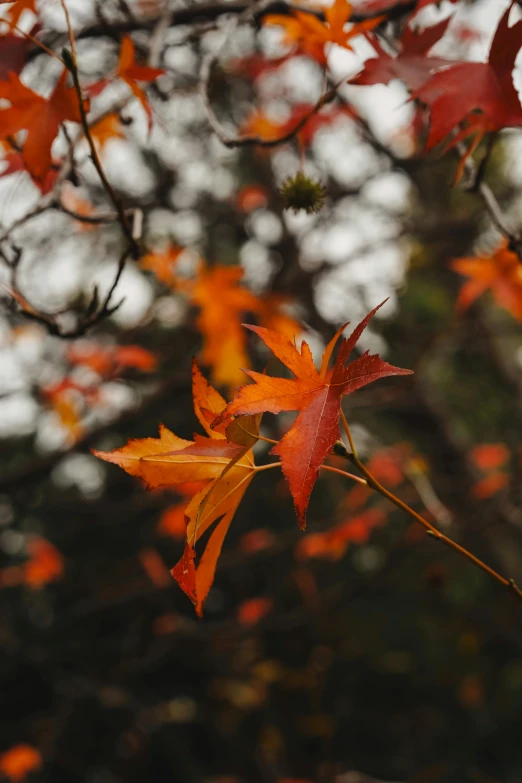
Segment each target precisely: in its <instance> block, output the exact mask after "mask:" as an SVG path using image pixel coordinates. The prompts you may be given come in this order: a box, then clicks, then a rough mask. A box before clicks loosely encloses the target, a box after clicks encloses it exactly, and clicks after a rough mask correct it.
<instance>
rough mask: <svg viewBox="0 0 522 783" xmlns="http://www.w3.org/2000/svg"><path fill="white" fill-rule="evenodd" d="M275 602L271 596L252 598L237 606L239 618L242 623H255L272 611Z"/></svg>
mask: <svg viewBox="0 0 522 783" xmlns="http://www.w3.org/2000/svg"><path fill="white" fill-rule="evenodd" d="M273 604H274V602H273V601H272V599H271V598H263V597H259V598H250V599H248V600H247V601H243V602H242V603H241V604H239V606H238V608H237V620H238V622H239V623H240V624H241V625H254V624H255V623H258V622H259V621H260V620H262V619H263V617H265V615H267V614H268V612H270V611H271V609H272V607H273Z"/></svg>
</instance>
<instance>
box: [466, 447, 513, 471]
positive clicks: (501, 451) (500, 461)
mask: <svg viewBox="0 0 522 783" xmlns="http://www.w3.org/2000/svg"><path fill="white" fill-rule="evenodd" d="M469 456H470V457H471V460H472V462H474V463H475V465H476V466H477V467H478V468H480V470H483V471H490V470H495V469H496V468H500V467H501V466H502V465H504V464H505V463H506V462H507V461H508V459H509V458H510V456H511V454H510V451H509V449H508V447H507V446H506V444H505V443H481V444H479V445H478V446H475V447H474V448H473V449H472V450H471V451H470V454H469Z"/></svg>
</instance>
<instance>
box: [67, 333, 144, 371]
mask: <svg viewBox="0 0 522 783" xmlns="http://www.w3.org/2000/svg"><path fill="white" fill-rule="evenodd" d="M67 358H68V360H69V362H70V363H71V364H81V365H84V366H85V367H89V368H90V369H91V370H93V371H94V372H96V373H98V375H102V376H103V375H112V376H115V375H117V374H119V373H121V371H122V370H123V369H125V368H130V369H133V370H140V371H141V372H153V371H154V370H155V369H156V367H157V365H158V360H157V359H156V357H155V356H154V354H153V353H151V352H150V351H148V350H147V349H146V348H142V346H141V345H119V346H118V345H115V346H110V347H106V346H103V345H98V344H96V343H94V342H87V341H86V342H83V343H77V344H75V345H72V346H71V347H70V348H69V350H68V352H67Z"/></svg>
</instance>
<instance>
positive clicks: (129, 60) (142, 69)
mask: <svg viewBox="0 0 522 783" xmlns="http://www.w3.org/2000/svg"><path fill="white" fill-rule="evenodd" d="M164 73H165V71H164V70H163V68H151V67H149V66H148V65H138V64H137V63H136V61H135V49H134V43H133V41H132V38H130V37H129V36H128V35H126V36H125V37H124V38H123V40H122V42H121V49H120V59H119V62H118V76H119V77H120V79H122V80H123V81H124V82H125V83H126V84H128V86H129V87H130V88H131V90H132V92H133V93H134V95H135V96H136V98H137V99H138V100H139V102H140V103H141V105H142V106H143V108H144V109H145V112H146V114H147V118H148V121H149V131H150V130H151V128H152V109H151V108H150V104H149V100H148V98H147V96H146V95H145V93H144V92H143V90H142V89H141V87H140V86H139V85H138V84H137V82H152V81H154V79H157V78H158V76H162V75H163V74H164Z"/></svg>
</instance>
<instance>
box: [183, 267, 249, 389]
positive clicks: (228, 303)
mask: <svg viewBox="0 0 522 783" xmlns="http://www.w3.org/2000/svg"><path fill="white" fill-rule="evenodd" d="M242 277H243V270H242V269H241V268H240V267H231V266H213V267H211V268H210V269H207V268H205V267H202V268H201V270H200V274H199V277H198V279H197V280H196V282H195V284H194V286H193V288H192V294H191V299H192V302H193V303H194V304H195V305H196V306H197V307H199V309H200V313H199V316H198V318H197V323H196V325H197V328H198V329H199V331H200V332H201V334H202V336H203V341H204V342H203V351H202V354H201V361H202V362H203V363H204V364H206V365H208V366H209V367H211V368H212V379H213V380H214V382H215V383H217V384H219V385H223V386H228V387H235V386H237V385H238V384H239V383H241V380H242V378H243V374H242V372H241V370H240V368H241V367H249V366H250V361H249V359H248V355H247V352H246V336H245V333H244V331H243V330H242V329H241V321H240V317H241V316H242V315H243V314H244V313H247V312H255V311H256V309H257V305H258V299H257V297H256V296H255V294H253V293H252V291H249V290H248V289H247V288H243V287H242V286H240V285H239V283H240V281H241V278H242Z"/></svg>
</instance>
